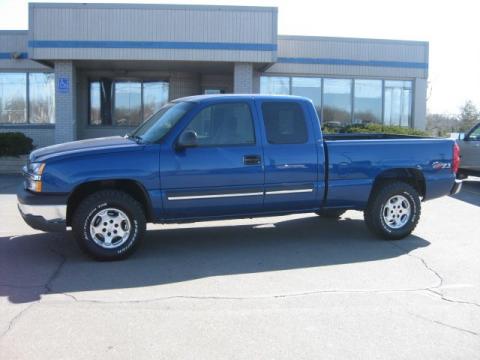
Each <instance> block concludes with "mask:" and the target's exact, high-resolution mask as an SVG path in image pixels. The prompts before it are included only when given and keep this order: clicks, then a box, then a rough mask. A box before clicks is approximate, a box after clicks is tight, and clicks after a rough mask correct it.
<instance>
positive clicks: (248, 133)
mask: <svg viewBox="0 0 480 360" xmlns="http://www.w3.org/2000/svg"><path fill="white" fill-rule="evenodd" d="M186 130H190V131H194V132H195V133H196V134H197V142H198V145H199V146H229V145H230V146H231V145H251V144H255V131H254V126H253V119H252V114H251V112H250V108H249V105H248V104H246V103H229V104H215V105H211V106H208V107H206V108H204V109H202V110H201V111H200V112H199V113H198V114H197V115H196V116H195V117H194V118H193V120H192V121H191V123H190V125H189V126H188V127H187V129H186Z"/></svg>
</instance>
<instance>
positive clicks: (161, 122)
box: [128, 101, 193, 143]
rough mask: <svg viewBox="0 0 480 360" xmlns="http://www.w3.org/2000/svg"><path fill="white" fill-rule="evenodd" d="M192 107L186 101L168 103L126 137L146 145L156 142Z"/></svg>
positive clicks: (191, 104)
mask: <svg viewBox="0 0 480 360" xmlns="http://www.w3.org/2000/svg"><path fill="white" fill-rule="evenodd" d="M192 106H193V103H190V102H186V101H183V102H178V103H168V104H166V105H164V106H163V107H162V108H161V109H160V110H158V112H156V113H155V114H153V115H152V116H151V117H150V118H149V119H148V120H146V121H145V122H143V123H142V124H141V125H140V126H139V127H138V128H136V129H135V130H134V131H133V132H132V133H131V134H129V135H128V136H129V137H133V138H136V139H139V140H141V141H142V142H146V143H154V142H157V141H159V140H161V139H163V137H164V136H165V135H167V134H168V132H169V131H170V129H171V128H173V127H174V126H175V125H176V124H177V122H178V121H179V120H180V119H181V118H182V117H183V115H185V114H186V112H187V111H188V110H190V109H191V107H192Z"/></svg>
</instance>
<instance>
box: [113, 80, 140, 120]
mask: <svg viewBox="0 0 480 360" xmlns="http://www.w3.org/2000/svg"><path fill="white" fill-rule="evenodd" d="M114 104H115V107H114V111H113V114H114V116H113V117H114V120H115V124H116V125H118V126H136V125H138V124H140V123H141V114H142V85H141V83H140V82H133V81H126V82H120V81H119V82H115V101H114Z"/></svg>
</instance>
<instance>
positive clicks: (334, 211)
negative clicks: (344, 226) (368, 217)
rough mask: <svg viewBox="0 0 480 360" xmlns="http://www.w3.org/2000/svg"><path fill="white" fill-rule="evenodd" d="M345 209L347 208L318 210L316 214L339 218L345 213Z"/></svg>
mask: <svg viewBox="0 0 480 360" xmlns="http://www.w3.org/2000/svg"><path fill="white" fill-rule="evenodd" d="M345 211H346V210H342V209H322V210H319V211H317V213H316V214H317V215H318V216H321V217H323V218H328V219H338V218H339V217H340V216H342V215H343V214H344V213H345Z"/></svg>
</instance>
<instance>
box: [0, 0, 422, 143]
mask: <svg viewBox="0 0 480 360" xmlns="http://www.w3.org/2000/svg"><path fill="white" fill-rule="evenodd" d="M280 11H281V9H280ZM305 11H308V9H305ZM28 15H29V26H28V30H22V31H16V30H12V31H10V30H3V31H0V132H6V131H21V132H24V133H25V134H26V135H27V136H29V137H31V138H32V139H33V140H34V144H35V145H37V146H45V145H50V144H54V143H60V142H65V141H71V140H76V139H86V138H92V137H99V136H109V135H123V134H125V133H127V132H128V131H130V130H131V129H132V128H134V127H135V126H136V125H138V124H139V123H141V122H142V121H143V120H144V119H146V118H148V117H149V116H150V115H151V114H152V113H154V112H155V111H157V110H158V109H159V108H160V107H161V106H162V105H163V104H164V103H166V102H167V101H169V100H173V99H176V98H179V97H184V96H189V95H195V94H205V93H207V94H215V93H265V94H294V95H303V96H307V97H309V98H310V99H312V101H313V102H314V104H315V106H316V108H317V111H318V113H319V116H320V118H321V121H322V123H329V124H331V125H332V126H341V125H345V124H352V123H366V122H375V123H380V124H385V125H400V126H410V127H414V128H418V129H423V128H425V112H426V88H427V77H428V43H427V42H418V41H399V40H375V39H358V38H332V37H311V36H289V35H279V34H278V31H277V15H278V9H277V8H275V7H251V6H248V7H247V6H196V5H137V4H53V3H32V4H29V14H28ZM352 35H354V34H352Z"/></svg>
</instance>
